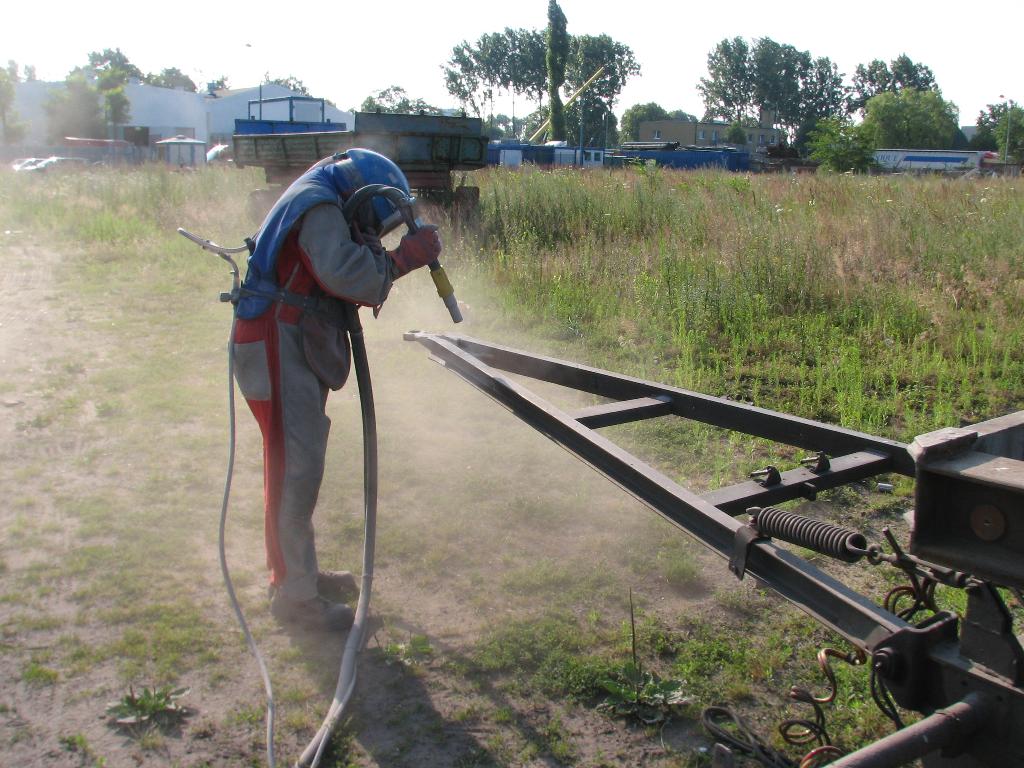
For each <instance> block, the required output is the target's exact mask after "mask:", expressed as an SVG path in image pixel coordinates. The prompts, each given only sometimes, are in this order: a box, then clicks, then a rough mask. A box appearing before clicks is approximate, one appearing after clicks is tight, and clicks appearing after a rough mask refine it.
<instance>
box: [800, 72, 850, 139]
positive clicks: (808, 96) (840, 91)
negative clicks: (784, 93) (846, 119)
mask: <svg viewBox="0 0 1024 768" xmlns="http://www.w3.org/2000/svg"><path fill="white" fill-rule="evenodd" d="M847 95H848V89H847V88H846V86H844V85H843V75H842V74H841V73H840V72H839V68H838V67H836V65H835V64H834V63H833V62H832V61H831V60H830V59H829V58H828V57H827V56H822V57H819V58H817V59H814V60H812V61H811V62H810V65H809V66H808V67H807V69H806V70H805V71H804V72H803V74H802V76H801V80H800V108H799V111H798V113H797V118H798V121H797V123H796V124H795V126H794V127H795V136H794V140H793V143H794V145H795V146H796V148H797V149H803V148H804V146H805V144H806V141H807V137H808V134H809V133H810V131H812V130H813V129H814V127H815V126H817V125H818V123H819V122H820V121H821V120H825V119H838V118H840V117H843V116H844V115H845V114H846V99H847Z"/></svg>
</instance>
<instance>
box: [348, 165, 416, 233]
mask: <svg viewBox="0 0 1024 768" xmlns="http://www.w3.org/2000/svg"><path fill="white" fill-rule="evenodd" d="M334 158H336V159H337V161H336V162H334V164H333V165H332V166H331V169H332V170H333V171H334V176H335V179H336V180H337V181H338V182H339V184H338V186H339V187H341V189H342V194H343V197H346V198H347V197H348V196H349V195H350V194H351V193H353V192H355V191H356V190H357V189H359V188H360V187H365V186H366V185H367V184H387V185H388V186H389V187H397V188H398V189H400V190H402V191H403V192H404V193H405V194H407V195H408V194H409V182H408V180H407V179H406V178H405V174H404V173H402V171H401V169H400V168H399V167H398V166H397V165H395V163H394V162H393V161H392V160H390V159H389V158H387V157H385V156H384V155H382V154H380V153H379V152H374V151H373V150H372V149H349V150H347V151H345V152H342V153H341V155H335V156H334ZM334 158H332V159H334ZM339 176H340V177H341V178H339ZM370 205H371V207H372V208H373V214H374V218H375V219H376V221H374V222H372V224H373V225H374V228H375V229H376V230H377V234H378V235H380V236H381V237H383V236H384V235H386V234H387V233H388V232H390V231H391V230H392V229H394V228H395V227H397V226H398V225H399V224H400V223H401V221H402V214H401V212H400V211H399V210H398V208H396V207H395V204H394V203H392V202H391V201H390V200H388V199H387V198H386V197H383V196H382V195H377V196H376V197H374V198H373V200H372V202H371V203H370Z"/></svg>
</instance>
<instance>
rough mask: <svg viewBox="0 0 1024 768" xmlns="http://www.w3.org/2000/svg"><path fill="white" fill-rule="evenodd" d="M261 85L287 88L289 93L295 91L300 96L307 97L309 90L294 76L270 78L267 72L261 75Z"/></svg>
mask: <svg viewBox="0 0 1024 768" xmlns="http://www.w3.org/2000/svg"><path fill="white" fill-rule="evenodd" d="M263 83H264V84H265V85H280V86H283V87H285V88H287V89H288V90H289V91H295V93H297V94H299V95H300V96H309V95H311V94H310V93H309V89H308V88H306V86H305V84H304V83H303V82H302V81H301V80H299V78H297V77H295V76H294V75H288V76H287V77H271V76H270V73H269V72H265V73H264V74H263Z"/></svg>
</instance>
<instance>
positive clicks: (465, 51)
mask: <svg viewBox="0 0 1024 768" xmlns="http://www.w3.org/2000/svg"><path fill="white" fill-rule="evenodd" d="M443 70H444V85H445V88H447V89H448V93H450V94H451V95H452V96H454V97H455V98H456V99H458V100H459V104H461V105H462V108H463V109H465V108H466V107H467V106H468V107H469V108H470V111H472V112H473V113H474V114H476V115H479V114H480V102H479V100H478V98H477V93H478V91H479V89H480V73H479V68H478V67H477V62H476V56H475V51H474V50H473V47H472V46H471V45H470V44H469V43H468V42H466V41H465V40H463V41H462V42H461V43H459V44H458V45H456V46H455V47H454V48H453V49H452V55H451V57H450V58H449V59H448V63H447V64H445V66H444V67H443Z"/></svg>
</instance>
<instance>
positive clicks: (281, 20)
mask: <svg viewBox="0 0 1024 768" xmlns="http://www.w3.org/2000/svg"><path fill="white" fill-rule="evenodd" d="M560 5H561V7H562V10H563V11H564V13H565V15H566V17H567V19H568V29H569V32H570V34H591V35H596V34H607V35H609V36H611V37H612V38H614V39H615V40H618V41H619V42H622V43H625V44H626V45H628V46H630V47H631V48H632V49H633V52H634V54H635V55H636V58H637V60H638V62H639V63H640V65H641V68H642V72H641V74H640V75H639V76H638V77H635V78H633V79H632V80H631V81H630V82H629V84H628V85H627V86H626V88H625V89H624V90H623V92H622V94H621V95H620V97H619V99H618V102H617V103H616V105H615V111H616V113H618V114H619V115H621V114H622V112H623V110H625V109H626V108H627V107H629V106H631V105H633V104H637V103H646V102H649V101H654V102H657V103H659V104H661V106H663V107H665V108H666V109H670V110H671V109H683V110H685V111H687V112H692V113H696V114H698V116H699V115H700V114H701V113H702V112H703V104H702V102H701V100H700V96H699V95H698V93H697V90H696V84H697V81H698V80H699V78H700V77H702V76H704V75H705V74H706V66H707V54H708V52H709V51H710V50H711V49H712V48H713V47H714V46H715V44H716V43H717V42H718V41H720V40H722V39H723V38H726V37H729V38H731V37H736V36H740V37H744V38H746V39H747V40H752V39H754V38H758V37H771V38H772V39H774V40H776V41H777V42H780V43H788V44H790V45H793V46H795V47H796V48H798V49H800V50H807V51H810V52H811V54H812V55H814V56H828V57H830V58H831V59H832V60H833V61H834V62H835V63H836V64H837V65H838V66H839V69H840V71H841V72H844V73H845V74H846V79H847V82H849V81H850V78H851V76H852V74H853V71H854V68H855V67H856V66H857V64H859V63H866V62H868V61H870V60H871V59H875V58H879V59H883V60H885V61H890V60H892V59H894V58H896V56H898V55H899V54H901V53H906V54H908V55H909V56H910V57H911V58H912V59H913V60H914V61H916V62H920V63H923V64H926V65H928V66H929V67H931V68H932V70H933V71H934V72H935V77H936V80H937V81H938V83H939V86H940V87H941V88H942V91H943V95H944V96H945V97H946V98H947V99H949V100H951V101H953V102H954V103H955V104H956V105H957V106H958V107H959V109H960V123H961V124H973V123H974V121H975V119H976V117H977V114H978V111H979V110H981V109H982V108H984V106H985V105H986V104H989V103H993V102H997V101H1000V100H1001V99H1002V98H1003V96H1005V97H1007V98H1013V99H1015V100H1016V101H1018V102H1024V57H1022V56H1021V50H1020V49H1021V46H1022V43H1024V38H1022V36H1021V35H1022V29H1024V24H1022V21H1024V2H1021V0H1016V1H1014V2H1011V1H1009V0H995V1H994V2H993V1H990V2H986V3H981V4H980V5H974V4H972V3H968V2H960V3H951V2H946V1H945V0H932V1H931V2H900V0H896V1H895V2H893V1H892V0H890V1H889V2H878V1H877V0H857V1H853V2H843V3H833V2H829V1H828V0H816V1H815V2H807V1H806V0H790V1H789V2H776V3H771V2H748V1H747V0H727V1H726V2H720V1H719V2H701V3H680V2H668V1H667V0H641V2H637V3H635V4H633V3H630V2H621V0H620V2H616V3H607V2H603V0H561V2H560ZM4 6H5V7H4V9H3V11H0V63H4V62H6V61H7V60H8V59H14V60H15V61H17V62H18V63H19V64H34V65H35V67H36V69H37V72H38V76H39V78H40V79H43V80H61V79H63V78H64V75H65V74H66V73H67V72H68V71H69V70H70V69H72V68H73V67H74V66H75V65H77V64H82V63H84V62H85V60H86V55H87V54H88V52H89V51H94V50H101V49H103V48H120V49H121V50H122V51H124V53H125V54H127V56H128V58H129V59H130V60H131V61H132V62H134V63H135V64H136V65H137V66H138V67H139V68H140V69H142V70H143V71H144V72H158V71H159V70H161V69H163V68H165V67H178V68H179V69H181V70H182V71H183V72H185V73H186V74H188V75H189V76H190V77H192V79H193V80H195V81H196V83H197V85H199V87H200V88H202V87H203V85H204V84H205V82H206V81H208V80H212V79H215V78H217V77H218V76H220V75H227V77H228V79H229V83H230V84H231V85H232V86H233V87H241V86H246V85H256V84H257V83H258V82H259V80H260V78H261V76H262V74H263V73H264V72H269V73H270V74H271V76H272V77H279V76H280V77H283V76H286V75H294V76H295V77H297V78H299V79H300V80H302V81H303V82H304V83H305V84H306V86H307V87H308V88H309V89H310V91H311V92H312V93H313V95H315V96H323V97H326V98H329V99H331V100H332V101H334V102H335V103H337V105H338V106H339V107H341V108H352V107H358V105H359V104H360V103H361V102H362V100H363V99H364V98H365V97H366V96H368V95H370V94H371V93H374V92H376V91H379V90H381V89H383V88H386V87H388V86H390V85H400V86H402V87H403V88H405V89H406V91H407V92H408V93H409V95H410V96H411V97H413V98H422V99H424V100H425V101H427V102H430V103H432V104H436V105H437V106H440V107H454V106H456V105H455V104H454V103H453V100H452V99H451V97H450V96H449V95H448V93H447V92H446V90H445V88H444V80H443V76H442V73H441V67H442V65H443V64H444V63H445V62H446V61H447V59H448V57H449V55H450V54H451V50H452V47H453V46H455V45H456V44H458V43H459V42H461V41H462V40H470V41H472V40H475V39H476V38H478V37H479V36H480V35H481V34H484V33H486V32H496V31H500V30H502V29H504V28H505V27H514V28H518V27H523V28H528V29H541V28H543V27H544V26H546V24H547V0H517V1H516V2H487V1H481V0H474V1H473V2H463V1H461V0H460V1H458V2H429V1H424V0H420V1H419V2H416V1H413V0H376V2H372V3H371V2H362V3H359V2H356V3H352V2H345V0H337V1H336V2H331V3H328V2H322V1H321V0H291V1H290V2H284V3H282V2H273V1H271V2H266V1H263V2H261V1H256V2H244V3H243V2H240V1H239V0H218V2H215V3H171V2H169V3H146V2H141V1H140V0H131V2H127V1H126V0H100V1H98V2H91V3H86V2H81V0H75V1H74V2H69V1H68V0H56V2H45V3H41V4H37V3H35V2H30V1H29V0H12V1H11V2H6V3H4ZM247 44H248V46H247ZM500 107H501V108H500V111H504V112H506V113H508V112H509V111H510V109H511V105H510V104H509V103H508V102H507V101H506V102H505V103H503V104H501V105H500ZM532 107H533V105H532V104H530V105H527V104H526V103H525V102H524V101H523V100H522V99H520V100H519V103H518V104H517V105H516V113H517V115H522V114H524V113H525V112H527V111H529V110H530V109H532Z"/></svg>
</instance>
